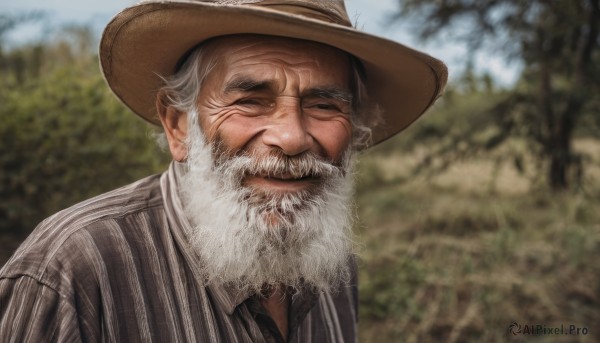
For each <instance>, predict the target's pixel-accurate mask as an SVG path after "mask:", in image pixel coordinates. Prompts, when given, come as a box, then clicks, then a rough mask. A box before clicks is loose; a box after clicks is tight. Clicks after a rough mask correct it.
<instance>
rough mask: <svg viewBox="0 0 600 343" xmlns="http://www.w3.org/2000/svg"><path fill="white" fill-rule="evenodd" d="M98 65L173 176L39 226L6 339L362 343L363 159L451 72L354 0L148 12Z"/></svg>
mask: <svg viewBox="0 0 600 343" xmlns="http://www.w3.org/2000/svg"><path fill="white" fill-rule="evenodd" d="M100 60H101V66H102V69H103V72H104V75H105V78H106V80H107V83H108V85H109V86H110V87H111V89H112V90H113V91H114V93H115V94H116V95H117V96H118V97H119V98H120V99H121V100H122V101H123V103H124V104H125V105H127V106H128V107H129V108H131V109H132V110H133V112H135V113H136V114H138V115H139V116H141V117H142V118H144V119H146V120H148V121H150V122H152V123H155V124H157V125H162V128H163V129H164V137H165V138H166V142H167V143H168V148H169V151H170V152H171V154H172V157H173V162H172V163H171V166H170V167H169V169H168V171H166V172H165V173H164V174H162V175H157V176H151V177H148V178H145V179H143V180H140V181H138V182H136V183H133V184H131V185H129V186H126V187H123V188H120V189H117V190H115V191H112V192H109V193H106V194H103V195H100V196H98V197H96V198H93V199H90V200H88V201H85V202H83V203H80V204H78V205H75V206H73V207H71V208H69V209H67V210H64V211H61V212H59V213H57V214H55V215H53V216H51V217H50V218H48V219H46V220H45V221H43V222H42V223H41V224H40V225H39V226H38V227H37V228H36V229H35V231H34V232H33V233H32V235H31V236H30V237H29V238H28V239H27V240H26V241H25V243H23V245H22V246H21V247H20V248H19V250H18V251H17V252H16V253H15V255H14V256H13V257H12V258H11V260H10V261H9V262H8V263H7V265H5V266H4V268H3V269H2V271H1V273H0V341H2V342H9V341H10V342H21V341H27V342H79V341H85V342H97V341H103V342H105V341H106V342H354V341H356V321H357V283H356V264H355V259H354V258H353V251H352V235H351V227H352V221H351V219H352V209H351V206H350V197H351V193H352V180H351V179H352V161H353V156H354V154H355V152H356V151H358V150H361V149H365V148H367V147H368V146H370V145H373V144H376V143H378V142H380V141H382V140H384V139H386V138H388V137H390V136H392V135H394V134H396V133H398V132H399V131H401V130H402V129H404V128H405V127H406V126H408V125H409V124H410V123H411V122H413V121H414V120H415V119H416V118H417V117H419V116H420V115H421V114H422V113H423V112H424V111H425V110H426V109H427V108H428V107H429V106H431V104H432V103H433V102H434V101H435V100H436V99H437V97H438V96H439V95H440V94H441V92H442V90H443V88H444V86H445V83H446V68H445V66H444V65H443V64H442V63H441V62H440V61H438V60H436V59H434V58H432V57H429V56H427V55H424V54H422V53H419V52H417V51H415V50H412V49H410V48H407V47H405V46H402V45H400V44H397V43H394V42H390V41H387V40H384V39H381V38H377V37H373V36H370V35H367V34H364V33H361V32H358V31H356V30H354V29H353V28H352V25H351V23H350V21H349V20H348V16H347V14H346V11H345V8H344V4H343V1H342V0H328V1H321V0H319V1H317V0H279V1H274V0H264V1H260V0H255V1H146V2H142V3H141V4H139V5H136V6H133V7H130V8H128V9H126V10H124V11H123V12H121V13H119V14H118V15H117V16H116V17H115V18H114V19H113V20H112V22H111V23H110V24H109V25H108V26H107V28H106V30H105V32H104V35H103V37H102V41H101V45H100Z"/></svg>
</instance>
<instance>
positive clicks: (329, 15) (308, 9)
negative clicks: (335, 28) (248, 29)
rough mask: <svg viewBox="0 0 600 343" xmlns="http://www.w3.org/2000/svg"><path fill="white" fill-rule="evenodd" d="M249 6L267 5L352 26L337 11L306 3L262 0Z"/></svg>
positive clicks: (289, 12)
mask: <svg viewBox="0 0 600 343" xmlns="http://www.w3.org/2000/svg"><path fill="white" fill-rule="evenodd" d="M249 5H250V6H257V7H267V8H269V9H273V10H275V11H277V12H283V13H288V14H294V15H300V16H303V17H307V18H311V19H316V20H319V21H324V22H328V23H332V24H338V25H342V26H347V27H352V23H351V22H350V20H349V19H348V18H347V17H344V16H342V15H339V14H338V13H335V12H337V11H335V10H331V9H325V8H321V7H320V6H319V7H317V6H310V4H308V3H302V4H300V3H294V4H290V1H289V0H288V1H277V0H263V1H259V2H254V3H250V4H249Z"/></svg>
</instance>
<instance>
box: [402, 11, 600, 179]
mask: <svg viewBox="0 0 600 343" xmlns="http://www.w3.org/2000/svg"><path fill="white" fill-rule="evenodd" d="M399 4H400V8H401V10H400V12H399V13H398V17H397V18H400V17H402V18H410V19H411V20H412V23H414V24H415V27H416V29H417V32H418V34H419V36H420V37H421V38H422V39H431V38H440V37H444V38H447V37H449V38H451V39H454V40H457V41H461V42H465V43H467V44H468V46H469V47H470V48H472V49H473V50H476V49H482V48H483V49H489V50H490V51H492V49H493V52H494V53H502V54H504V55H505V56H506V57H507V58H511V59H517V60H520V61H521V62H522V64H523V66H524V69H523V72H522V75H521V79H520V81H519V83H518V84H517V85H516V86H515V88H514V89H513V90H512V91H511V92H510V94H509V95H508V96H506V97H504V98H503V99H501V100H498V101H497V102H496V103H495V106H493V107H492V108H491V109H490V110H489V111H488V114H490V115H493V116H495V117H496V119H495V120H494V121H493V123H494V125H496V127H497V128H500V129H501V132H502V133H501V134H500V135H498V137H497V141H496V142H495V144H496V145H498V144H501V143H502V142H504V141H505V140H506V139H507V138H509V137H515V136H520V137H523V138H525V139H526V140H527V141H528V142H529V143H530V145H529V146H530V147H531V149H532V150H533V152H535V153H536V154H538V155H539V156H540V157H541V159H542V160H543V161H544V165H545V166H546V168H547V169H546V170H547V178H548V182H549V185H550V187H551V188H552V189H553V190H563V189H566V188H568V187H569V184H570V181H572V180H573V177H576V175H579V174H580V172H577V171H581V168H582V162H581V158H580V157H579V156H577V155H575V154H574V153H573V150H572V140H573V135H574V132H575V130H576V129H577V128H578V124H580V123H581V122H590V121H589V120H583V118H584V117H586V116H595V117H598V116H599V114H598V108H599V107H598V99H597V94H598V91H599V90H600V67H599V66H600V35H599V26H600V0H562V1H554V0H534V1H524V0H477V1H475V0H400V2H399ZM453 30H454V32H455V33H454V34H449V33H448V32H453ZM597 121H598V120H595V122H597ZM573 175H575V176H573Z"/></svg>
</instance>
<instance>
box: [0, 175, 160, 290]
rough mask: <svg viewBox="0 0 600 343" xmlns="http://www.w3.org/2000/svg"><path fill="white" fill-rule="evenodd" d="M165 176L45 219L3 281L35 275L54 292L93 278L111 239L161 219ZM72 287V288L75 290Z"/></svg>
mask: <svg viewBox="0 0 600 343" xmlns="http://www.w3.org/2000/svg"><path fill="white" fill-rule="evenodd" d="M162 208H163V201H162V195H161V189H160V175H153V176H150V177H147V178H144V179H141V180H139V181H137V182H135V183H132V184H130V185H127V186H124V187H121V188H118V189H116V190H113V191H110V192H108V193H104V194H102V195H99V196H97V197H94V198H91V199H89V200H86V201H83V202H81V203H79V204H76V205H74V206H72V207H70V208H67V209H65V210H63V211H60V212H58V213H56V214H54V215H52V216H50V217H48V218H47V219H45V220H44V221H42V222H41V223H40V224H39V225H38V226H37V227H36V229H35V230H34V231H33V232H32V233H31V235H30V236H29V237H28V238H27V239H26V240H25V242H24V243H23V244H22V245H21V246H20V247H19V249H17V251H16V252H15V254H14V255H13V256H12V257H11V259H10V260H9V261H8V262H7V264H6V265H5V266H4V267H3V268H2V270H0V279H17V278H20V277H24V276H26V277H30V278H33V279H35V280H37V281H38V282H40V283H42V284H45V285H47V286H49V287H51V288H53V289H55V290H59V289H65V288H63V286H65V285H64V283H70V282H72V281H74V280H75V279H77V275H78V274H86V273H87V274H92V273H90V272H91V270H89V269H90V268H94V267H95V264H97V263H98V262H97V261H98V259H101V258H102V256H100V255H99V254H98V253H97V251H98V250H99V249H105V247H104V246H106V245H107V244H108V245H110V239H106V237H107V236H109V237H110V236H114V235H115V234H117V235H118V233H119V232H122V231H123V230H124V229H125V228H126V227H128V225H127V224H128V223H129V227H131V228H133V229H135V228H136V227H137V226H136V225H133V224H131V217H135V218H139V217H140V216H142V217H144V216H148V213H154V216H155V217H156V216H160V213H162V212H163V211H162ZM71 286H72V285H70V286H68V287H67V289H68V288H70V287H71Z"/></svg>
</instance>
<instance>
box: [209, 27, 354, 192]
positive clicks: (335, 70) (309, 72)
mask: <svg viewBox="0 0 600 343" xmlns="http://www.w3.org/2000/svg"><path fill="white" fill-rule="evenodd" d="M210 53H212V54H216V56H219V57H218V59H217V63H216V65H215V67H214V68H213V69H212V70H211V72H210V74H209V76H208V77H207V79H206V80H205V82H204V84H203V86H202V88H201V91H200V94H199V98H198V113H199V121H200V126H201V128H202V131H203V132H204V136H205V137H206V138H207V139H208V141H209V142H210V143H211V144H212V145H214V146H216V147H218V152H217V153H218V154H219V155H225V156H215V159H216V160H217V161H218V160H219V159H223V158H227V157H229V156H233V155H239V154H247V155H252V156H263V155H267V154H271V153H272V152H274V151H276V152H280V153H282V154H284V155H286V156H289V157H294V156H301V155H303V154H307V153H312V154H314V155H316V156H318V157H321V158H322V159H324V160H326V161H329V162H332V163H335V164H339V163H340V162H341V161H340V160H341V158H342V155H343V153H344V152H346V151H347V149H348V146H349V143H350V139H351V132H352V126H351V123H350V117H349V116H350V112H351V95H350V91H349V71H350V64H349V59H348V56H347V55H345V54H343V53H342V52H340V51H337V50H335V49H333V48H331V47H327V46H324V45H320V44H316V43H311V42H306V41H300V40H290V39H283V38H275V37H257V36H236V37H226V38H221V39H219V40H218V41H216V42H214V43H212V46H211V52H210ZM241 182H242V185H243V186H245V187H248V188H251V189H253V190H255V191H256V192H264V193H268V194H282V193H294V192H300V191H307V190H309V189H310V188H311V187H314V186H315V184H317V183H318V180H315V179H314V178H312V177H310V176H309V177H306V176H304V177H297V176H294V175H290V174H286V173H283V174H282V173H277V174H270V175H266V174H259V175H246V176H245V177H244V180H241Z"/></svg>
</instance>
